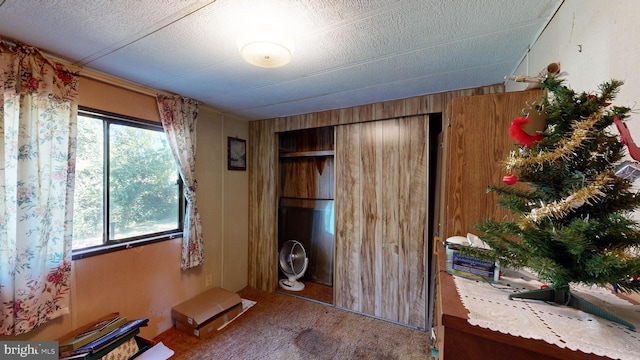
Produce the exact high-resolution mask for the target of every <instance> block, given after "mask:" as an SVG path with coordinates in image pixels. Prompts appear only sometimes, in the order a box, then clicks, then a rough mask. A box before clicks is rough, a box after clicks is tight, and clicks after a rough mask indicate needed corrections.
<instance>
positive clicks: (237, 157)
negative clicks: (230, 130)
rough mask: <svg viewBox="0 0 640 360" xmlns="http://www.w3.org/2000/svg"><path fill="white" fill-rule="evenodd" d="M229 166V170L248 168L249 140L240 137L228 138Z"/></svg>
mask: <svg viewBox="0 0 640 360" xmlns="http://www.w3.org/2000/svg"><path fill="white" fill-rule="evenodd" d="M227 168H228V169H229V170H242V171H245V170H247V141H246V140H243V139H239V138H234V137H228V138H227Z"/></svg>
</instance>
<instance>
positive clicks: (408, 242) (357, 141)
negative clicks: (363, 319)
mask: <svg viewBox="0 0 640 360" xmlns="http://www.w3.org/2000/svg"><path fill="white" fill-rule="evenodd" d="M427 133H428V116H427V115H422V116H414V117H405V118H400V119H393V120H384V121H373V122H366V123H362V124H351V125H344V126H338V127H336V139H337V141H336V194H340V195H339V196H337V197H336V202H335V204H336V265H335V282H334V294H335V305H336V306H338V307H342V308H346V309H350V310H354V311H357V312H361V313H365V314H370V315H374V316H377V317H380V318H384V319H388V320H392V321H396V322H400V323H403V324H408V325H412V326H415V327H419V328H423V329H424V328H426V318H425V308H426V291H425V289H426V278H427V273H426V265H427V258H428V256H427V247H426V246H425V237H426V233H425V230H426V213H427V211H426V209H427V165H428V164H427V148H428V146H427V145H428V144H427V140H428V136H427Z"/></svg>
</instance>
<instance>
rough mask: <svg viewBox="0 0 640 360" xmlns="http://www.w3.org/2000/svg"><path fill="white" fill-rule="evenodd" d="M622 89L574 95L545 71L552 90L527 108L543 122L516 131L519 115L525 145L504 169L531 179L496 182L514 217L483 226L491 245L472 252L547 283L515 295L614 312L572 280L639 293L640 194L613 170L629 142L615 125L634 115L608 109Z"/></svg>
mask: <svg viewBox="0 0 640 360" xmlns="http://www.w3.org/2000/svg"><path fill="white" fill-rule="evenodd" d="M621 86H622V82H621V81H616V80H612V81H610V82H607V83H604V84H602V85H601V86H600V89H599V90H600V91H599V93H598V94H590V93H584V92H583V93H576V92H574V91H573V90H571V89H570V88H569V87H567V86H565V85H564V80H562V79H560V77H559V76H558V75H557V74H547V75H546V76H544V77H541V78H540V87H541V88H542V89H544V90H546V94H545V95H544V96H543V98H542V99H541V100H540V101H539V102H538V103H537V104H535V106H533V108H532V109H530V110H529V111H530V112H533V111H536V112H537V114H535V115H536V116H539V115H542V116H543V117H546V128H545V129H544V130H543V131H542V132H540V133H538V134H529V136H518V135H516V134H521V135H522V132H521V131H519V129H518V128H519V127H520V126H522V124H524V123H526V121H524V120H523V119H522V118H518V119H516V120H514V125H513V127H514V128H512V129H511V130H510V133H511V134H512V136H513V138H514V140H515V141H516V142H518V144H517V145H516V148H515V150H514V151H512V152H511V154H510V155H509V157H508V158H507V159H506V160H505V168H506V171H507V175H512V176H513V177H509V179H510V180H513V179H514V178H517V182H518V183H519V184H522V183H526V184H527V185H528V186H522V185H521V186H513V183H515V181H505V185H495V186H490V187H489V191H492V192H495V193H497V194H498V196H499V200H498V203H499V205H501V206H503V207H505V208H507V209H509V210H510V211H511V212H512V213H513V216H512V217H511V218H510V219H503V220H500V221H498V220H492V219H488V220H485V221H484V222H482V223H479V224H476V226H475V228H476V229H477V230H479V231H480V234H479V237H480V238H481V239H482V240H483V241H484V242H486V243H487V244H488V245H489V246H490V248H491V249H490V250H488V251H486V250H479V249H473V248H472V249H468V251H467V253H468V254H469V255H473V256H479V257H482V258H485V259H491V260H496V261H498V262H499V263H500V265H501V266H502V267H513V268H523V267H524V268H530V269H532V270H533V271H535V272H536V273H537V275H538V277H539V278H540V279H541V280H543V281H546V282H548V283H549V284H550V287H549V289H543V290H535V291H534V292H532V293H530V294H527V295H523V294H513V295H512V296H510V297H512V298H513V297H527V298H535V299H540V300H545V301H555V302H558V303H565V304H568V305H571V306H575V307H579V308H581V309H582V310H585V311H588V312H591V313H595V314H596V315H600V316H603V317H607V315H608V314H606V313H604V312H602V311H600V310H598V309H594V308H591V305H590V304H588V303H585V302H584V301H582V300H581V299H578V298H576V297H575V296H572V295H571V292H570V289H569V284H570V283H582V284H586V285H598V286H606V285H608V284H612V285H613V286H614V287H615V288H617V289H620V291H623V292H640V281H639V280H638V277H637V276H634V275H638V274H640V227H639V225H638V222H637V221H636V220H635V219H634V218H633V211H634V210H635V209H637V208H638V207H639V206H640V195H639V194H637V193H636V192H635V191H634V190H633V188H632V183H631V180H629V179H626V178H623V177H620V176H617V175H616V169H617V168H618V167H620V165H621V163H622V159H623V157H624V155H625V143H623V142H622V141H620V140H619V136H618V135H617V134H614V133H612V132H611V131H610V128H611V127H612V126H611V125H612V124H614V119H615V121H617V122H621V121H624V120H625V119H626V118H628V117H629V113H630V112H631V109H629V108H627V107H620V106H611V102H612V101H613V100H614V98H615V96H616V94H617V92H618V91H619V89H620V87H621ZM523 105H524V104H523ZM625 128H626V127H625ZM523 139H524V140H523ZM626 143H627V144H629V142H626ZM609 318H611V319H612V320H614V321H618V322H620V323H623V324H625V325H626V326H628V327H629V328H630V329H632V328H633V326H632V325H631V324H629V323H626V322H624V321H623V320H620V319H615V318H612V317H609Z"/></svg>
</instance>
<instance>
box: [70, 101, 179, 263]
mask: <svg viewBox="0 0 640 360" xmlns="http://www.w3.org/2000/svg"><path fill="white" fill-rule="evenodd" d="M183 204H184V199H183V196H182V182H181V180H180V176H179V173H178V168H177V165H176V162H175V160H174V158H173V155H172V154H171V150H170V148H169V145H168V143H167V140H166V137H165V135H164V132H163V129H162V126H161V125H160V124H158V123H155V122H151V121H148V120H141V119H134V118H129V117H124V116H121V115H116V114H111V113H104V112H98V111H94V110H90V109H86V108H80V111H79V114H78V149H77V154H76V178H75V193H74V210H73V251H74V258H80V257H84V256H87V255H95V254H98V253H103V252H107V251H112V250H116V249H120V248H123V247H130V246H135V245H140V244H144V243H148V242H150V241H159V240H166V239H169V238H173V237H175V236H182V220H183V213H184V205H183Z"/></svg>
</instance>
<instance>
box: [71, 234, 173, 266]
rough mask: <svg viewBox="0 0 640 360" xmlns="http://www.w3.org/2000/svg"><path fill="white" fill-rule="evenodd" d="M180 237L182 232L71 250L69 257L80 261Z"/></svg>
mask: <svg viewBox="0 0 640 360" xmlns="http://www.w3.org/2000/svg"><path fill="white" fill-rule="evenodd" d="M181 237H182V232H176V233H172V234H163V235H160V236H156V237H149V238H145V239H140V240H133V241H127V242H123V243H117V244H110V245H102V246H96V247H91V248H86V249H78V250H73V254H72V256H71V259H72V260H80V259H85V258H88V257H92V256H96V255H102V254H107V253H111V252H115V251H120V250H127V249H132V248H134V247H139V246H144V245H149V244H154V243H157V242H161V241H166V240H172V239H177V238H181Z"/></svg>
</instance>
